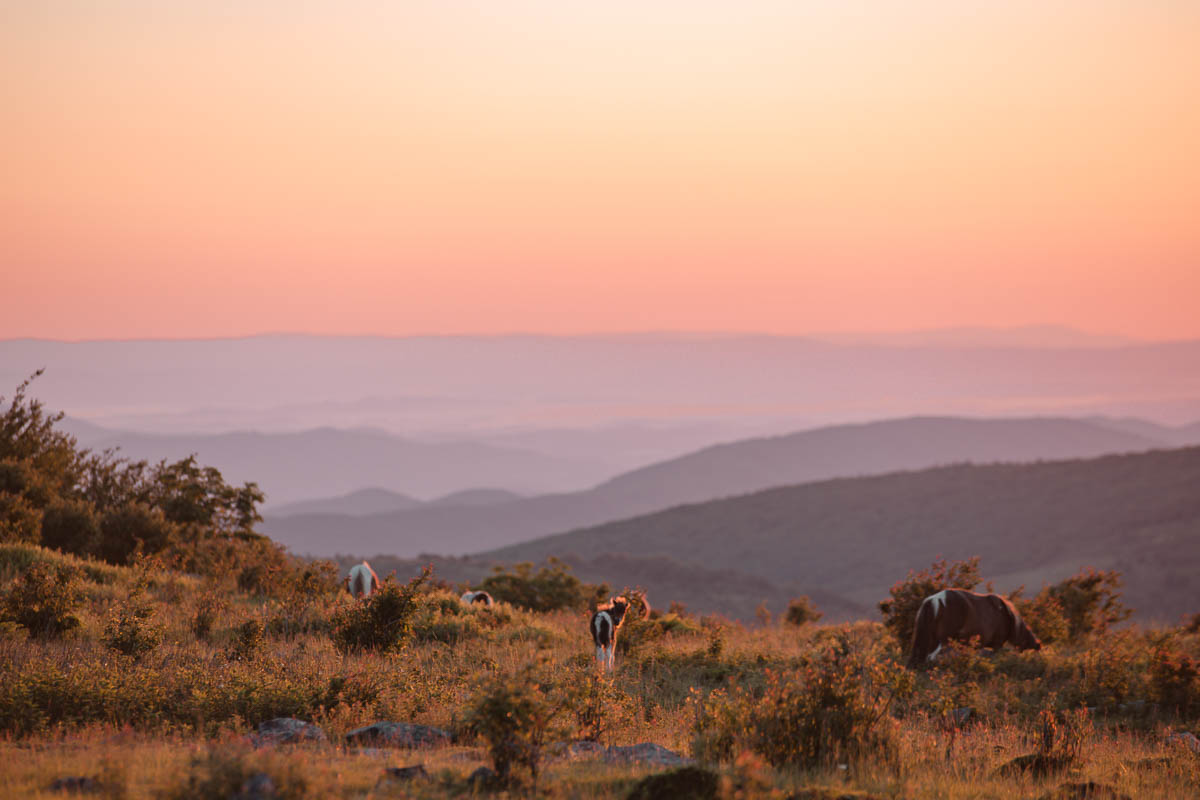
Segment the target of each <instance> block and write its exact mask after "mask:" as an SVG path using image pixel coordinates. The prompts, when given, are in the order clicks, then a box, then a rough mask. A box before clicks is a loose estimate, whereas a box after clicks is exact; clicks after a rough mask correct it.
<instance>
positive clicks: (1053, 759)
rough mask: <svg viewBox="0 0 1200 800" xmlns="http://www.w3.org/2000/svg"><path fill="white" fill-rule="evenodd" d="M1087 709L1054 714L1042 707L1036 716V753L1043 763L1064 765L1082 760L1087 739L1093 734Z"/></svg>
mask: <svg viewBox="0 0 1200 800" xmlns="http://www.w3.org/2000/svg"><path fill="white" fill-rule="evenodd" d="M1092 731H1093V728H1092V718H1091V715H1089V714H1088V710H1087V709H1086V708H1083V707H1080V708H1076V709H1073V710H1071V711H1064V712H1061V713H1057V714H1056V713H1055V712H1054V711H1053V710H1051V709H1049V708H1045V709H1042V711H1040V712H1039V713H1038V719H1037V756H1038V758H1040V759H1041V761H1042V763H1043V764H1047V765H1055V766H1057V767H1060V768H1061V767H1065V766H1068V765H1070V764H1074V763H1076V762H1077V761H1079V757H1080V756H1081V755H1082V754H1083V745H1084V742H1086V741H1087V739H1088V738H1089V737H1090V736H1091V735H1092Z"/></svg>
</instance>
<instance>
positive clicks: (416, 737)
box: [346, 722, 451, 750]
mask: <svg viewBox="0 0 1200 800" xmlns="http://www.w3.org/2000/svg"><path fill="white" fill-rule="evenodd" d="M450 739H451V736H450V734H449V732H447V731H444V730H442V729H441V728H434V727H431V726H429V725H414V724H412V723H410V722H376V723H375V724H374V725H368V726H366V727H365V728H358V729H357V730H353V731H350V732H349V733H347V734H346V743H347V744H351V745H358V746H360V747H399V748H404V749H409V750H413V749H417V748H421V747H444V746H445V745H448V744H450Z"/></svg>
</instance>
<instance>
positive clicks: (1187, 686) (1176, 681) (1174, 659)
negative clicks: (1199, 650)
mask: <svg viewBox="0 0 1200 800" xmlns="http://www.w3.org/2000/svg"><path fill="white" fill-rule="evenodd" d="M1149 694H1150V699H1151V700H1153V701H1154V702H1156V703H1160V704H1161V705H1162V706H1164V707H1165V708H1167V709H1171V710H1173V711H1174V712H1175V713H1176V714H1179V715H1180V716H1182V717H1190V716H1194V715H1195V714H1197V713H1200V661H1198V660H1196V659H1194V658H1192V657H1191V656H1189V655H1187V654H1185V653H1180V652H1178V651H1176V650H1173V649H1171V648H1170V647H1168V646H1167V644H1166V643H1164V644H1160V645H1159V646H1158V647H1156V648H1155V649H1154V652H1153V654H1152V655H1151V659H1150V675H1149Z"/></svg>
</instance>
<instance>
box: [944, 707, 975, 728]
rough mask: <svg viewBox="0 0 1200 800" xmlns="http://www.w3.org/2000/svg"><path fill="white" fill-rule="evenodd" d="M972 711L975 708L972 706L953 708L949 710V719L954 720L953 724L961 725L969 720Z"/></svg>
mask: <svg viewBox="0 0 1200 800" xmlns="http://www.w3.org/2000/svg"><path fill="white" fill-rule="evenodd" d="M974 713H975V709H973V708H966V707H964V708H955V709H953V710H951V712H950V719H952V720H954V724H955V725H962V724H963V723H965V722H966V721H967V720H969V719H970V718H971V715H972V714H974Z"/></svg>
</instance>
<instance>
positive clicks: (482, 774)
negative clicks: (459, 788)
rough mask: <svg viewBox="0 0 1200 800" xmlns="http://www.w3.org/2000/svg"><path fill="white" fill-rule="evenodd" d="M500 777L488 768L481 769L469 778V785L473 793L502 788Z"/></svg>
mask: <svg viewBox="0 0 1200 800" xmlns="http://www.w3.org/2000/svg"><path fill="white" fill-rule="evenodd" d="M500 784H501V781H500V776H499V775H497V774H496V773H495V771H494V770H492V769H490V768H488V767H480V768H479V769H477V770H475V771H474V772H472V773H471V775H470V777H468V778H467V785H468V786H470V787H471V790H472V791H480V790H490V789H497V788H500Z"/></svg>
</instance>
